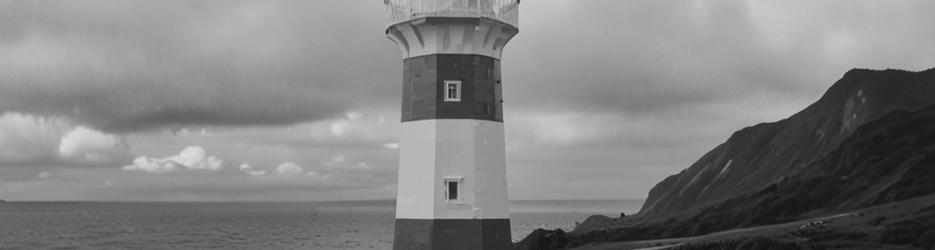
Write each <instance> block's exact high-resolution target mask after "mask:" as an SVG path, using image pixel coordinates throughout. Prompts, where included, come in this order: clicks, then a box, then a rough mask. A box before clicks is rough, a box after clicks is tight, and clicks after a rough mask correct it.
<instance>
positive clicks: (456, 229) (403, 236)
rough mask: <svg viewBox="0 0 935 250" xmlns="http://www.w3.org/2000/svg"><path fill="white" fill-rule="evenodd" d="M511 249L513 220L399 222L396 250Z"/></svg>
mask: <svg viewBox="0 0 935 250" xmlns="http://www.w3.org/2000/svg"><path fill="white" fill-rule="evenodd" d="M511 248H512V241H511V238H510V219H396V233H395V239H393V249H394V250H432V249H438V250H441V249H445V250H449V249H450V250H462V249H463V250H478V249H484V250H501V249H504V250H505V249H511Z"/></svg>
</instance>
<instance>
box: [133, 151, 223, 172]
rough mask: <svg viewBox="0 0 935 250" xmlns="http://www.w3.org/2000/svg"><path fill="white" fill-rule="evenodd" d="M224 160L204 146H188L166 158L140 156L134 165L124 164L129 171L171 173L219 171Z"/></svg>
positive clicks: (134, 161)
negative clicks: (210, 152)
mask: <svg viewBox="0 0 935 250" xmlns="http://www.w3.org/2000/svg"><path fill="white" fill-rule="evenodd" d="M223 164H224V161H223V160H221V159H218V158H217V157H214V156H209V155H208V154H207V152H205V150H204V148H201V147H199V146H188V147H185V149H183V150H182V152H180V153H179V154H178V155H173V156H169V157H165V158H150V157H147V156H140V157H137V158H136V159H134V160H133V164H132V165H127V166H124V167H123V168H122V169H123V170H127V171H143V172H149V173H171V172H178V171H217V170H221V169H222V168H223Z"/></svg>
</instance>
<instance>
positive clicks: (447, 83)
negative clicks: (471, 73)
mask: <svg viewBox="0 0 935 250" xmlns="http://www.w3.org/2000/svg"><path fill="white" fill-rule="evenodd" d="M452 85H454V86H455V89H454V91H455V93H454V94H455V96H454V97H451V95H450V93H449V92H448V91H449V90H448V88H449V87H448V86H452ZM442 87H443V91H442V95H444V101H445V102H460V101H461V81H458V80H445V82H444V84H442Z"/></svg>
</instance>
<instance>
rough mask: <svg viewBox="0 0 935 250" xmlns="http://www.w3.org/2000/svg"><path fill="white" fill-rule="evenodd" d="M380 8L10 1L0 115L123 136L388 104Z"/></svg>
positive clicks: (390, 56) (388, 53) (1, 49)
mask: <svg viewBox="0 0 935 250" xmlns="http://www.w3.org/2000/svg"><path fill="white" fill-rule="evenodd" d="M381 11H382V6H381V5H379V4H365V3H363V2H360V3H357V2H341V3H338V2H336V1H335V2H330V1H294V2H287V1H276V2H266V1H223V2H215V1H71V2H44V1H7V2H4V3H0V66H2V67H0V89H2V91H0V112H3V111H15V112H24V113H36V114H42V115H58V116H65V117H68V118H70V119H72V120H74V121H77V122H79V123H84V124H88V125H91V126H93V127H95V128H98V129H102V130H106V131H111V132H124V131H133V130H139V129H146V128H152V127H160V126H165V125H192V124H197V125H268V124H290V123H294V122H298V121H304V120H316V119H322V118H326V117H331V116H333V115H335V114H338V113H340V112H343V110H345V109H348V108H352V107H355V106H361V105H372V104H374V103H377V104H379V103H383V102H389V101H390V100H394V98H396V97H398V96H397V95H396V92H397V91H388V90H395V89H396V88H395V84H388V81H386V79H387V76H394V75H399V73H398V72H396V71H398V70H397V69H396V68H395V67H394V66H395V65H396V63H398V62H396V61H398V55H397V54H398V52H397V50H396V49H395V48H394V47H395V45H392V43H390V42H388V41H386V40H385V38H384V36H383V34H382V32H381V31H382V28H383V27H382V23H383V21H382V13H381ZM393 82H395V81H393ZM386 93H390V94H386ZM362 103H363V104H362Z"/></svg>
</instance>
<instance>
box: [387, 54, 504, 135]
mask: <svg viewBox="0 0 935 250" xmlns="http://www.w3.org/2000/svg"><path fill="white" fill-rule="evenodd" d="M403 63H404V71H403V102H402V106H403V107H402V119H401V120H402V122H408V121H416V120H428V119H475V120H488V121H496V122H503V105H502V95H501V92H500V91H501V84H500V60H498V59H495V58H492V57H487V56H481V55H463V54H433V55H427V56H420V57H413V58H409V59H406V60H405V61H404V62H403ZM446 81H448V82H454V81H456V82H459V83H460V84H459V85H460V86H459V89H458V92H459V93H458V97H459V99H460V100H458V101H450V100H449V101H446V97H449V96H448V95H450V93H449V92H448V91H450V90H449V89H448V88H447V87H448V86H446V84H445V82H446Z"/></svg>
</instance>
